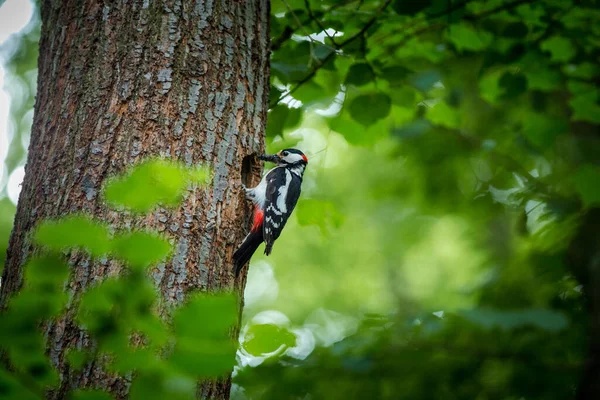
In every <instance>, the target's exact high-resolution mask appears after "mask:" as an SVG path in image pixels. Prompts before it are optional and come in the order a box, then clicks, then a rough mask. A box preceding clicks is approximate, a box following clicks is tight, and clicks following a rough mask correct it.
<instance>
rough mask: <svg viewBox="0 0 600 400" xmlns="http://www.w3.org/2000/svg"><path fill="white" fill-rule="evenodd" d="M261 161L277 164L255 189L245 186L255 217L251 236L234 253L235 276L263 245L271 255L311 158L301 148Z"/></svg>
mask: <svg viewBox="0 0 600 400" xmlns="http://www.w3.org/2000/svg"><path fill="white" fill-rule="evenodd" d="M258 158H259V159H260V160H263V161H269V162H272V163H275V164H276V166H275V168H273V169H271V170H270V171H269V172H267V173H266V174H265V175H264V176H263V178H262V180H261V181H260V183H259V184H258V185H257V186H256V187H254V188H247V187H245V186H243V188H244V190H245V194H246V198H247V199H248V200H251V201H252V203H253V204H254V218H253V221H254V222H253V224H252V228H251V229H250V233H248V235H247V236H246V237H245V238H244V240H243V242H242V244H241V245H240V246H239V248H238V249H237V250H236V252H235V253H234V254H233V261H234V265H235V275H236V276H237V275H239V273H240V271H241V270H242V268H243V267H244V265H246V263H247V262H248V261H250V258H252V255H253V254H254V252H255V251H256V249H258V246H260V244H261V243H262V242H265V254H266V255H267V256H268V255H269V254H271V251H272V249H273V244H274V243H275V240H277V238H278V237H279V235H281V231H282V230H283V227H284V226H285V224H286V222H287V221H288V219H289V217H290V215H291V214H292V211H294V207H296V203H298V198H299V197H300V187H301V186H302V177H303V175H304V170H305V168H306V166H307V164H308V158H307V157H306V156H305V155H304V153H302V152H301V151H300V150H298V149H284V150H281V151H280V152H278V153H277V154H263V155H259V156H258Z"/></svg>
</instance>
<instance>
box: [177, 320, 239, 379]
mask: <svg viewBox="0 0 600 400" xmlns="http://www.w3.org/2000/svg"><path fill="white" fill-rule="evenodd" d="M196 318H198V317H196ZM236 349H237V345H236V343H235V342H234V341H233V340H230V339H222V340H206V339H202V338H195V337H179V338H178V339H177V343H176V344H175V350H174V351H173V354H172V355H171V357H170V358H169V361H170V362H171V363H172V364H174V365H176V367H177V369H179V370H181V371H184V372H186V373H187V374H190V375H192V376H195V377H218V376H222V375H224V374H227V373H230V372H231V370H232V368H233V366H234V365H235V352H236Z"/></svg>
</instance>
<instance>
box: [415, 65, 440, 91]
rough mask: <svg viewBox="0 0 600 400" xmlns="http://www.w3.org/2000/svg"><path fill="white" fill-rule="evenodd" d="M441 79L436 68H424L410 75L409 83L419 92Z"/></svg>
mask: <svg viewBox="0 0 600 400" xmlns="http://www.w3.org/2000/svg"><path fill="white" fill-rule="evenodd" d="M441 79H442V76H441V75H440V73H439V72H438V71H436V70H425V71H421V72H419V73H416V74H414V75H413V76H411V77H410V84H411V85H412V86H414V87H415V88H416V89H417V90H420V91H421V92H428V91H430V90H431V89H432V88H433V85H435V84H436V83H437V82H439V81H440V80H441Z"/></svg>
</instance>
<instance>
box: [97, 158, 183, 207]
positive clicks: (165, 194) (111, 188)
mask: <svg viewBox="0 0 600 400" xmlns="http://www.w3.org/2000/svg"><path fill="white" fill-rule="evenodd" d="M187 182H188V176H187V175H186V172H185V171H184V169H183V168H182V167H181V166H179V165H177V164H175V163H172V162H167V161H162V160H150V161H145V162H143V163H141V164H139V165H137V166H135V167H134V168H133V169H132V170H131V171H130V172H129V173H128V174H126V175H125V176H122V177H120V178H115V179H112V180H111V181H109V183H108V184H107V185H106V187H105V189H104V195H105V197H106V200H108V202H109V203H111V204H113V205H120V206H124V207H127V208H130V209H132V210H134V211H138V212H145V211H149V210H150V209H152V208H153V207H154V206H156V205H157V204H159V203H162V204H165V205H171V206H173V205H176V204H177V203H178V202H179V201H180V199H181V197H182V195H183V192H184V190H185V187H186V184H187Z"/></svg>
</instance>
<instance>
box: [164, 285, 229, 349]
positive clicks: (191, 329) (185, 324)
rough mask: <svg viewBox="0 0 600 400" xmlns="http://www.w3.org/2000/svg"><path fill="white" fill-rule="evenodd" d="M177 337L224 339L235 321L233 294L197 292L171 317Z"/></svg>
mask: <svg viewBox="0 0 600 400" xmlns="http://www.w3.org/2000/svg"><path fill="white" fill-rule="evenodd" d="M173 321H174V327H175V332H176V333H177V335H178V336H179V337H190V338H206V339H225V338H227V337H228V335H229V330H230V329H231V327H232V326H233V325H234V324H235V322H236V321H237V304H236V299H235V296H234V295H233V294H218V295H208V294H198V295H196V296H193V297H192V298H191V299H190V300H189V301H188V302H187V303H186V304H185V305H184V306H182V307H180V308H179V309H178V310H177V311H176V312H175V316H174V318H173Z"/></svg>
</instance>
